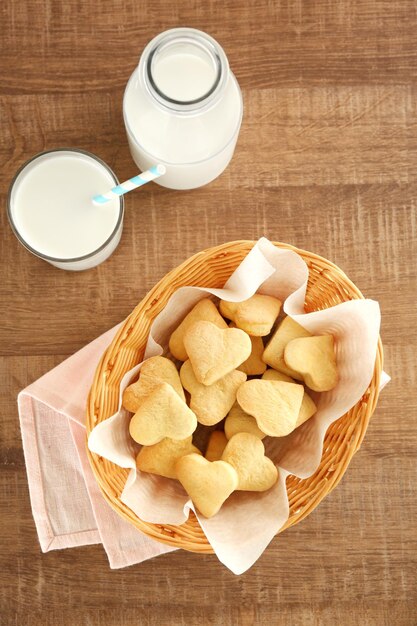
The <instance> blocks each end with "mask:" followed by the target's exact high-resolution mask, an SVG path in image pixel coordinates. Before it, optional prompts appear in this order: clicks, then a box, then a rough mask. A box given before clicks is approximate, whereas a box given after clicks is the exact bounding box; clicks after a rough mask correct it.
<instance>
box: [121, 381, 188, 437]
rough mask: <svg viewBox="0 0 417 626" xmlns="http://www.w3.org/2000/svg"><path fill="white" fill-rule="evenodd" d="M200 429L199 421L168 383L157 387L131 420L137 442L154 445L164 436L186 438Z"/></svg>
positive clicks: (132, 430) (130, 426)
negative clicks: (198, 427) (198, 426)
mask: <svg viewBox="0 0 417 626" xmlns="http://www.w3.org/2000/svg"><path fill="white" fill-rule="evenodd" d="M196 428H197V418H196V416H195V415H194V413H193V412H192V410H191V409H190V408H188V406H187V405H186V404H185V402H183V401H182V400H181V399H180V398H179V397H178V394H177V393H176V392H175V391H174V390H173V388H172V387H171V385H168V383H162V384H160V385H158V386H157V387H155V389H154V390H153V391H152V393H150V395H149V396H148V397H147V398H145V400H144V401H143V402H142V404H141V405H140V407H139V409H138V410H137V411H136V413H135V414H134V416H133V417H132V419H131V420H130V425H129V432H130V435H131V437H132V439H134V440H135V441H137V443H141V444H142V445H144V446H152V445H153V444H155V443H158V442H159V441H162V439H165V437H169V439H185V438H186V437H189V436H190V435H192V433H193V432H194V431H195V429H196Z"/></svg>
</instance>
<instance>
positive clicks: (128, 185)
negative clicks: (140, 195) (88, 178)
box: [93, 163, 166, 204]
mask: <svg viewBox="0 0 417 626" xmlns="http://www.w3.org/2000/svg"><path fill="white" fill-rule="evenodd" d="M165 172H166V167H165V165H161V164H160V163H159V164H158V165H153V166H152V167H151V168H150V169H149V170H146V172H142V173H141V174H138V175H137V176H134V177H133V178H129V180H126V181H125V182H124V183H120V185H117V187H113V189H110V191H108V192H107V193H103V194H100V195H98V196H94V197H93V202H94V204H105V203H106V202H110V200H114V199H115V198H118V197H119V196H123V195H124V194H125V193H127V192H128V191H132V190H133V189H137V188H138V187H141V186H142V185H145V184H146V183H149V182H150V181H151V180H155V178H159V177H160V176H163V174H165Z"/></svg>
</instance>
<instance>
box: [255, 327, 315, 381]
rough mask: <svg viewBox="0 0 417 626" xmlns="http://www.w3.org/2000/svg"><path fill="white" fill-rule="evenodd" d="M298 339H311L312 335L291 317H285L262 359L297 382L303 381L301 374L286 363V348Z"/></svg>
mask: <svg viewBox="0 0 417 626" xmlns="http://www.w3.org/2000/svg"><path fill="white" fill-rule="evenodd" d="M297 337H311V333H309V332H308V330H306V329H305V328H303V327H302V326H300V324H297V322H294V320H293V319H292V318H291V317H289V316H287V317H284V319H283V320H282V322H281V324H280V325H279V326H278V328H277V330H276V331H275V333H274V334H273V336H272V337H271V339H270V341H269V343H268V344H267V346H266V348H265V350H264V353H263V357H262V359H263V360H264V361H265V363H267V364H268V365H269V366H270V367H273V368H274V369H275V370H278V371H279V372H282V373H283V374H286V375H287V376H291V377H292V378H296V379H297V380H302V376H301V375H300V374H299V372H297V371H295V370H293V369H291V368H290V367H289V366H288V365H287V363H286V362H285V361H284V350H285V346H286V345H287V343H289V342H290V341H292V340H293V339H295V338H297Z"/></svg>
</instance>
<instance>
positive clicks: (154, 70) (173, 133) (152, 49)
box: [123, 28, 243, 189]
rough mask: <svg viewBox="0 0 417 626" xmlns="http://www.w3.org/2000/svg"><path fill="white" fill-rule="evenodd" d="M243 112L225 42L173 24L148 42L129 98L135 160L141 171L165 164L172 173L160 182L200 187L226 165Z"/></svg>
mask: <svg viewBox="0 0 417 626" xmlns="http://www.w3.org/2000/svg"><path fill="white" fill-rule="evenodd" d="M242 113H243V103H242V95H241V91H240V88H239V85H238V82H237V80H236V78H235V77H234V75H233V74H232V72H231V71H230V69H229V63H228V61H227V57H226V55H225V53H224V51H223V49H222V48H221V47H220V46H219V44H218V43H217V42H216V41H215V40H214V39H213V38H212V37H210V36H209V35H207V34H206V33H203V32H201V31H199V30H195V29H193V28H174V29H172V30H168V31H166V32H164V33H161V34H160V35H158V36H157V37H155V39H153V40H152V41H151V42H150V43H149V44H148V45H147V46H146V48H145V50H144V51H143V54H142V56H141V58H140V62H139V66H138V67H137V68H136V69H135V71H134V72H133V74H132V76H131V77H130V79H129V82H128V84H127V86H126V90H125V95H124V100H123V114H124V121H125V126H126V132H127V137H128V141H129V146H130V151H131V154H132V157H133V160H134V161H135V163H136V164H137V165H138V167H139V168H140V169H141V170H146V169H148V168H149V167H150V166H151V165H152V164H153V163H163V164H164V165H165V166H166V168H167V173H166V174H165V175H164V176H163V178H161V179H159V180H158V181H156V182H157V183H158V184H159V185H163V186H164V187H169V188H171V189H193V188H195V187H200V186H201V185H205V184H207V183H209V182H210V181H212V180H213V179H214V178H216V177H217V176H219V174H221V173H222V172H223V170H224V169H225V168H226V167H227V165H228V163H229V161H230V159H231V158H232V155H233V152H234V149H235V145H236V141H237V138H238V134H239V129H240V125H241V121H242Z"/></svg>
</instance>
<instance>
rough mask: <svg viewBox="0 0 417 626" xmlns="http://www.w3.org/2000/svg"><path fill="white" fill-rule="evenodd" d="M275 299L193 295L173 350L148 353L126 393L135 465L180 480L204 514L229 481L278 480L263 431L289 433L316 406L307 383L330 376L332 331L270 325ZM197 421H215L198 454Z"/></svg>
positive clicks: (326, 381) (333, 372)
mask: <svg viewBox="0 0 417 626" xmlns="http://www.w3.org/2000/svg"><path fill="white" fill-rule="evenodd" d="M280 309H281V302H280V301H279V300H278V299H277V298H273V297H271V296H266V295H261V294H255V295H254V296H252V297H251V298H249V299H248V300H244V301H243V302H226V301H224V300H221V301H220V304H219V308H217V306H216V304H215V303H214V302H213V301H212V300H210V299H208V298H206V299H203V300H200V302H198V303H197V304H196V305H195V307H194V308H193V309H192V310H191V311H190V312H189V313H188V315H187V316H186V317H185V318H184V319H183V321H182V322H181V324H180V325H179V326H178V328H177V329H176V330H175V331H174V332H173V333H172V335H171V338H170V341H169V351H170V356H169V357H163V356H156V357H151V358H150V359H148V360H146V361H145V362H144V363H143V365H142V368H141V371H140V375H139V379H138V380H137V381H136V382H134V383H133V384H131V385H129V386H128V387H127V388H126V390H125V392H124V394H123V406H124V407H125V409H127V410H128V411H131V412H132V413H134V415H133V417H132V419H131V421H130V428H129V430H130V434H131V436H132V438H133V439H134V440H135V441H136V442H137V443H139V444H141V445H142V448H141V450H140V452H139V454H138V456H137V460H136V463H137V467H138V468H139V469H140V470H141V471H143V472H150V473H152V474H158V475H160V476H164V477H166V478H171V479H177V480H179V481H180V483H181V484H182V486H183V487H184V489H185V490H186V491H187V493H188V495H189V496H190V498H191V500H192V501H193V503H194V505H195V506H196V507H197V509H198V510H199V511H200V513H202V514H203V515H204V516H206V517H212V516H213V515H215V514H216V513H217V512H218V511H219V509H220V507H221V506H222V504H223V503H224V502H225V500H226V499H227V498H228V497H229V496H230V494H231V493H232V492H233V491H235V490H241V491H266V490H267V489H270V488H271V487H272V486H273V485H274V484H275V483H276V481H277V479H278V470H277V468H276V467H275V465H274V463H273V462H272V461H271V460H270V459H269V458H267V457H266V456H265V448H264V444H263V442H262V440H263V439H264V438H265V437H266V436H269V437H284V436H286V435H288V434H290V433H291V432H292V431H293V430H294V429H295V428H297V427H298V426H300V425H301V424H302V423H303V422H305V421H306V420H308V419H309V418H310V417H312V416H313V415H314V413H315V412H316V404H315V402H314V401H313V399H312V398H311V396H310V395H309V390H313V391H315V392H322V391H328V390H330V389H333V388H334V387H335V386H336V384H337V381H338V373H337V365H336V357H335V349H334V339H333V336H332V335H320V336H313V335H311V334H310V333H309V332H308V331H307V330H306V329H304V328H303V327H302V326H300V325H299V324H297V323H296V322H294V321H293V320H292V319H291V318H290V317H284V318H283V319H282V321H281V322H280V324H279V325H278V326H277V328H276V329H275V330H274V327H275V325H276V322H277V320H278V317H279V314H280ZM264 342H265V344H264ZM268 366H269V367H268ZM198 424H199V425H200V426H199V428H200V429H202V428H206V429H210V430H211V431H212V432H211V434H210V437H209V439H208V444H207V446H206V449H205V453H204V456H203V451H202V450H200V449H199V448H198V447H197V446H196V445H195V443H193V433H195V431H196V429H197V426H198ZM213 428H215V430H213Z"/></svg>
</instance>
